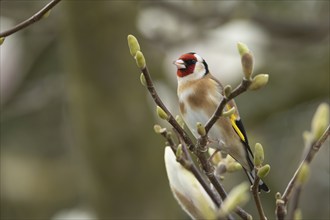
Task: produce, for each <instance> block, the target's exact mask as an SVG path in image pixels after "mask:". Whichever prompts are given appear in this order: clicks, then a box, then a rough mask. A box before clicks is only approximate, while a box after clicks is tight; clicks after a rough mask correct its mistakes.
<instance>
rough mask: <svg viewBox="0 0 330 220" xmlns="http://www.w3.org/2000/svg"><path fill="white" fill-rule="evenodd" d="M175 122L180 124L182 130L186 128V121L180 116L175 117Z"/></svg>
mask: <svg viewBox="0 0 330 220" xmlns="http://www.w3.org/2000/svg"><path fill="white" fill-rule="evenodd" d="M175 120H176V122H178V124H179V125H180V127H181V128H184V121H183V119H182V117H181V116H180V115H177V116H175Z"/></svg>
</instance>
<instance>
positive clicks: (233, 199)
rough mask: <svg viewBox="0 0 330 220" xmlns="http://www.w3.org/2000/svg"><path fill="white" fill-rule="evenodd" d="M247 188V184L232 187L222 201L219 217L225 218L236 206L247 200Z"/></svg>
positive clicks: (248, 185)
mask: <svg viewBox="0 0 330 220" xmlns="http://www.w3.org/2000/svg"><path fill="white" fill-rule="evenodd" d="M249 187H250V184H248V183H247V182H243V183H241V184H239V185H238V186H236V187H234V188H233V189H232V190H231V191H230V193H229V194H228V196H227V198H226V199H225V200H224V201H223V203H222V205H221V207H220V210H219V217H225V216H227V215H228V214H229V213H230V212H232V211H233V210H235V209H236V207H237V206H241V205H244V204H245V203H246V202H247V201H248V200H249V196H250V195H249Z"/></svg>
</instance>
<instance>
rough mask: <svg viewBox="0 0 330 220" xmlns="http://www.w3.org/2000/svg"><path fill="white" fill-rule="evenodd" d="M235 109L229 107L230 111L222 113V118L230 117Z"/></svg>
mask: <svg viewBox="0 0 330 220" xmlns="http://www.w3.org/2000/svg"><path fill="white" fill-rule="evenodd" d="M235 110H236V109H235V107H234V106H233V107H231V108H230V109H228V110H227V111H223V112H222V116H224V117H230V116H231V115H232V114H234V113H235Z"/></svg>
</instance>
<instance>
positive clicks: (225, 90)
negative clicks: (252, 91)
mask: <svg viewBox="0 0 330 220" xmlns="http://www.w3.org/2000/svg"><path fill="white" fill-rule="evenodd" d="M231 91H232V88H231V86H230V85H226V86H225V88H224V89H223V93H224V95H225V97H227V98H228V97H229V96H230V94H231Z"/></svg>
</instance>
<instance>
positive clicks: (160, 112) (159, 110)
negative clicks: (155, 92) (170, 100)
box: [156, 106, 168, 120]
mask: <svg viewBox="0 0 330 220" xmlns="http://www.w3.org/2000/svg"><path fill="white" fill-rule="evenodd" d="M156 112H157V115H158V117H160V118H161V119H164V120H168V115H167V114H166V112H165V111H164V110H163V109H162V108H161V107H159V106H157V108H156Z"/></svg>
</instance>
